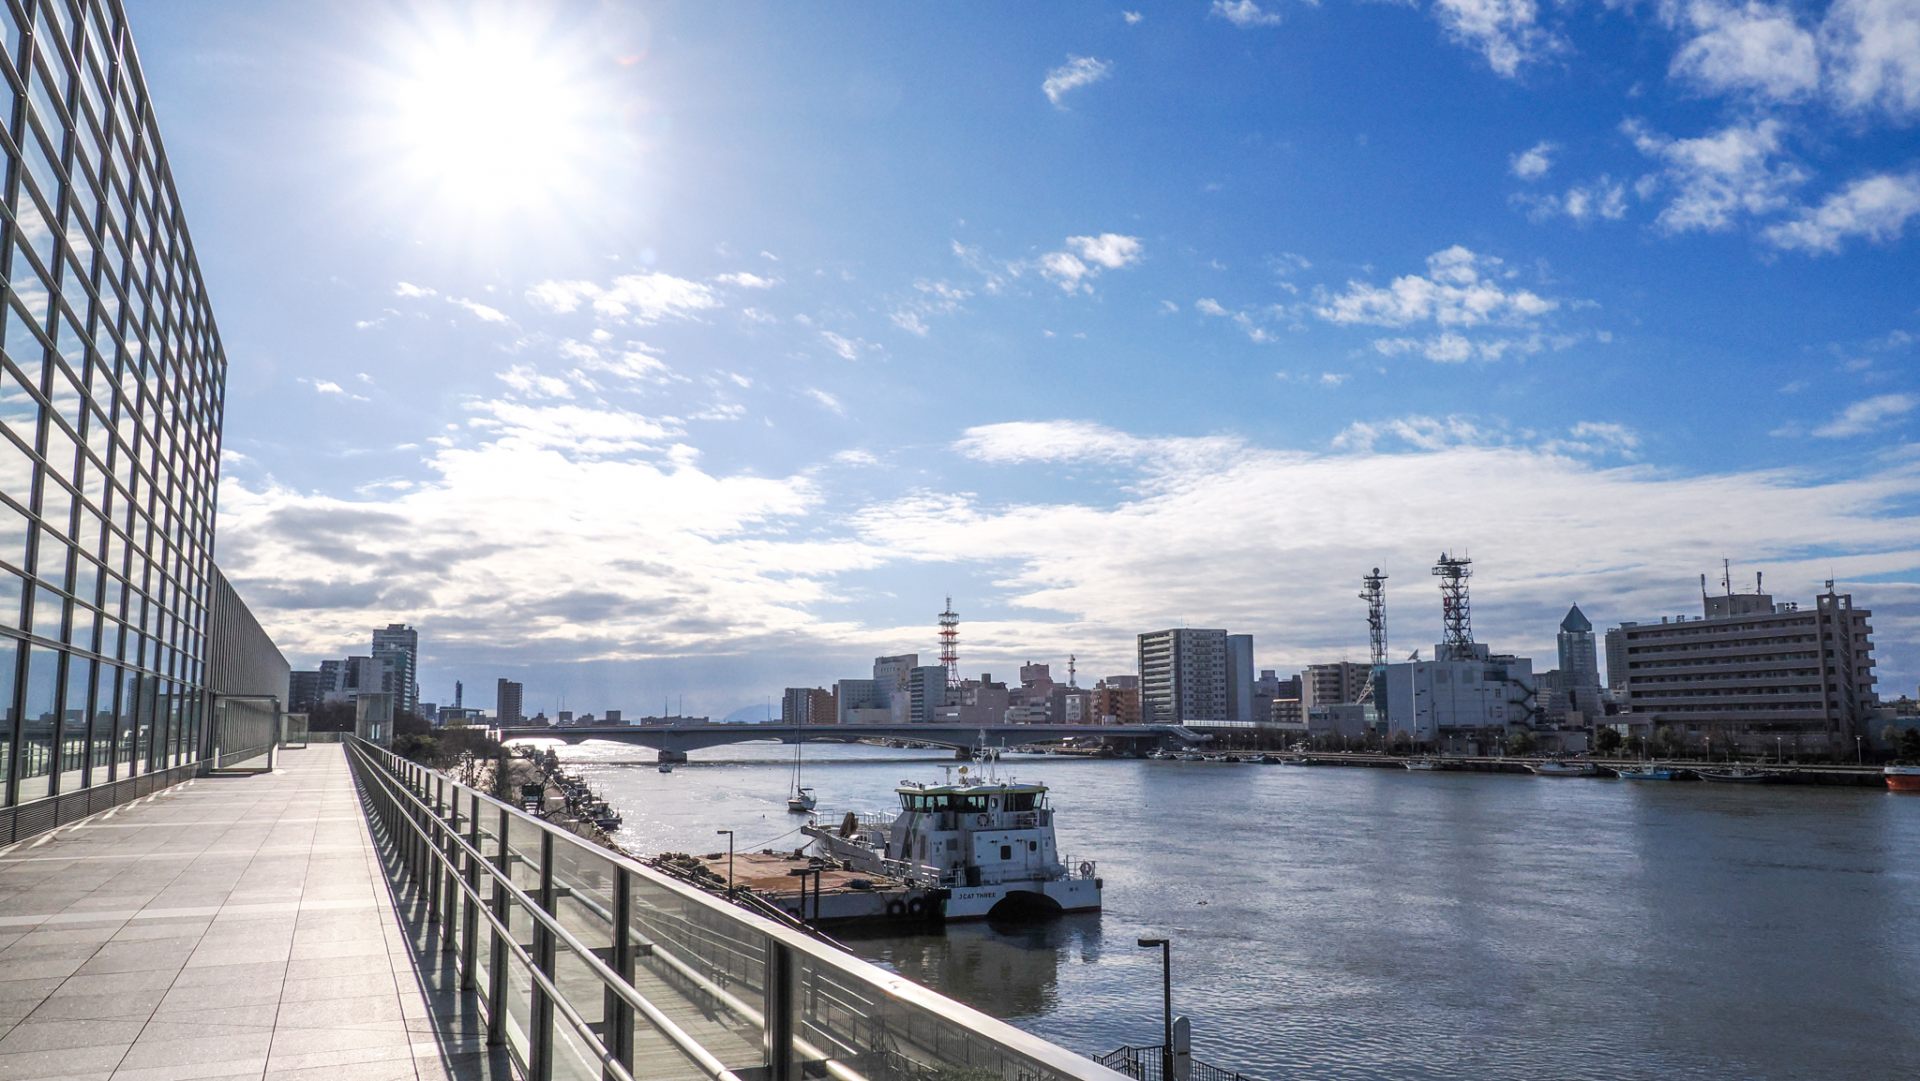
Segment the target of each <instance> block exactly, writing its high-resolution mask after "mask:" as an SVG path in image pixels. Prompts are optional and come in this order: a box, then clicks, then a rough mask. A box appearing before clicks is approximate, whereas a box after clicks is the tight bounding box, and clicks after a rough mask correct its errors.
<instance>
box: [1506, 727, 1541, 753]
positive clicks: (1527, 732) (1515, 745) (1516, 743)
mask: <svg viewBox="0 0 1920 1081" xmlns="http://www.w3.org/2000/svg"><path fill="white" fill-rule="evenodd" d="M1539 749H1540V740H1539V739H1538V738H1536V737H1535V736H1534V734H1533V729H1531V728H1522V729H1520V730H1519V731H1517V732H1515V733H1514V734H1513V735H1511V736H1509V737H1508V738H1507V750H1508V751H1509V752H1510V753H1512V754H1517V755H1529V754H1532V753H1533V752H1534V751H1536V750H1539Z"/></svg>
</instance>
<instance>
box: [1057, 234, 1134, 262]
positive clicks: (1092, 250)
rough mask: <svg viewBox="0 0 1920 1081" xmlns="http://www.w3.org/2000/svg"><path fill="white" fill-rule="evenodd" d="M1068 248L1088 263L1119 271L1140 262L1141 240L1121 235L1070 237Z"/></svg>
mask: <svg viewBox="0 0 1920 1081" xmlns="http://www.w3.org/2000/svg"><path fill="white" fill-rule="evenodd" d="M1067 247H1069V248H1072V249H1073V250H1074V252H1075V253H1076V254H1078V255H1079V256H1080V258H1082V259H1085V260H1086V261H1087V262H1089V263H1092V264H1093V265H1095V266H1100V267H1105V268H1106V269H1108V270H1118V269H1120V268H1121V267H1124V266H1132V265H1133V264H1135V263H1138V262H1139V261H1140V238H1139V237H1137V236H1121V235H1120V234H1119V233H1101V234H1100V235H1099V236H1070V237H1068V238H1067Z"/></svg>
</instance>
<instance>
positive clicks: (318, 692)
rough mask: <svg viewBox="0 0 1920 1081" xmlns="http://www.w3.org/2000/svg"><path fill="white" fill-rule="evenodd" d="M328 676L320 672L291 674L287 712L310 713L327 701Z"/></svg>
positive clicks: (288, 685) (288, 680) (288, 684)
mask: <svg viewBox="0 0 1920 1081" xmlns="http://www.w3.org/2000/svg"><path fill="white" fill-rule="evenodd" d="M327 689H328V687H327V674H326V673H324V672H318V671H311V670H309V671H304V672H290V673H288V674H287V711H288V712H289V713H310V712H312V711H313V708H314V707H315V706H318V705H319V704H320V703H322V702H324V701H326V698H327Z"/></svg>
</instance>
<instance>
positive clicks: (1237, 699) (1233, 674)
mask: <svg viewBox="0 0 1920 1081" xmlns="http://www.w3.org/2000/svg"><path fill="white" fill-rule="evenodd" d="M1253 684H1254V675H1253V635H1251V634H1229V635H1227V719H1228V720H1232V721H1238V722H1240V723H1241V724H1252V723H1253V721H1254V714H1253Z"/></svg>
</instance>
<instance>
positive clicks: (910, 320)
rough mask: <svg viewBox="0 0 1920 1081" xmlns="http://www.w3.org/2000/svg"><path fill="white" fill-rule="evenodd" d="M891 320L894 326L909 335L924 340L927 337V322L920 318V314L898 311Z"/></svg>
mask: <svg viewBox="0 0 1920 1081" xmlns="http://www.w3.org/2000/svg"><path fill="white" fill-rule="evenodd" d="M889 318H891V319H892V320H893V325H894V326H896V327H899V328H900V329H901V330H904V331H906V332H907V333H909V334H915V335H918V336H920V337H922V338H924V337H926V336H927V322H926V320H924V319H922V318H920V313H919V312H913V311H896V312H894V313H893V314H892V315H891V316H890V317H889Z"/></svg>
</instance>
